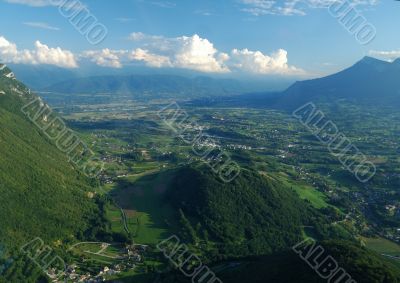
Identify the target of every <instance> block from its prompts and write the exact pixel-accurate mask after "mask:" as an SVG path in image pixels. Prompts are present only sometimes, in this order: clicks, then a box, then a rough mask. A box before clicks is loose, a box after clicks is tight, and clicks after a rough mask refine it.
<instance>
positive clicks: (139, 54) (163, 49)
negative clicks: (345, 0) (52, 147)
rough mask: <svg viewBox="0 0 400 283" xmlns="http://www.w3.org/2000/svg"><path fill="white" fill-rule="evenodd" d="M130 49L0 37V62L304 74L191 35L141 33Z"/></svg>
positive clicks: (273, 57) (280, 55)
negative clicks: (72, 47)
mask: <svg viewBox="0 0 400 283" xmlns="http://www.w3.org/2000/svg"><path fill="white" fill-rule="evenodd" d="M129 38H130V39H131V40H132V41H133V44H134V45H136V46H134V47H133V48H132V49H131V50H113V49H109V48H105V49H102V50H87V51H84V52H82V53H80V54H73V53H72V52H71V51H68V50H64V49H61V48H60V47H56V48H51V47H49V46H47V45H45V44H43V43H41V42H40V41H36V42H35V46H34V49H32V50H27V49H24V50H20V49H18V47H17V45H16V44H15V43H12V42H10V41H8V40H7V39H6V38H4V37H0V62H1V61H3V62H5V63H16V64H19V63H21V64H49V65H55V66H59V67H63V68H76V67H78V64H77V61H78V58H79V59H87V60H89V61H90V62H92V63H94V64H96V65H98V66H102V67H108V68H123V67H124V66H126V65H132V64H138V65H140V64H141V65H144V66H147V67H152V68H180V69H187V70H193V71H199V72H204V73H229V72H246V73H251V74H259V75H269V74H279V75H304V74H305V72H304V71H303V70H302V69H300V68H297V67H294V66H291V65H289V63H288V53H287V51H286V50H284V49H279V50H277V51H276V52H272V53H271V54H265V53H263V52H261V51H253V50H249V49H233V50H231V51H227V52H223V51H219V50H218V49H217V48H216V47H215V46H214V44H213V43H212V42H210V41H209V40H208V39H206V38H201V37H200V36H199V35H197V34H195V35H193V36H180V37H174V38H168V37H163V36H157V35H147V34H144V33H133V34H131V35H130V37H129Z"/></svg>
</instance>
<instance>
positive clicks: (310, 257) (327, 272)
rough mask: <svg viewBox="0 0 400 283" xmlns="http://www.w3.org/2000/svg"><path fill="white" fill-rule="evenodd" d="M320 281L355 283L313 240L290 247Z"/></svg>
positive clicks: (309, 239)
mask: <svg viewBox="0 0 400 283" xmlns="http://www.w3.org/2000/svg"><path fill="white" fill-rule="evenodd" d="M292 249H293V251H294V252H295V253H296V254H298V255H299V256H300V258H301V259H302V260H304V261H305V262H306V263H307V264H308V265H309V266H310V267H311V268H312V269H313V270H314V271H315V272H316V273H317V274H318V276H319V277H321V278H322V279H325V280H327V281H328V282H335V283H342V282H343V283H356V281H355V280H354V279H352V277H351V276H350V274H349V273H347V272H346V270H344V269H343V268H341V267H340V266H339V264H338V262H337V261H336V260H335V259H334V258H333V257H332V256H331V255H329V254H328V253H327V252H325V249H324V247H322V246H321V245H317V243H316V242H315V240H313V239H311V238H308V239H306V240H304V241H302V242H300V243H298V244H296V245H295V246H293V247H292Z"/></svg>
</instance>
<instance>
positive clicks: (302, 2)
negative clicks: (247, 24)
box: [240, 0, 380, 16]
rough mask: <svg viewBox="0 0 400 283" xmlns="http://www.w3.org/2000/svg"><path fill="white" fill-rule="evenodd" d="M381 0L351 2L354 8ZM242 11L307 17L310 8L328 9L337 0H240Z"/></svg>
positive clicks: (254, 14) (356, 0) (258, 14)
mask: <svg viewBox="0 0 400 283" xmlns="http://www.w3.org/2000/svg"><path fill="white" fill-rule="evenodd" d="M379 1H380V0H349V3H351V4H352V5H353V6H359V5H376V4H378V3H379ZM240 2H241V4H242V5H243V7H242V9H241V10H242V11H244V12H247V13H250V14H252V15H253V16H262V15H284V16H292V15H301V16H303V15H306V10H307V9H310V8H327V7H329V6H330V5H332V4H333V3H336V2H337V0H240Z"/></svg>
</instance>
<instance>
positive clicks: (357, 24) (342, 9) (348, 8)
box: [328, 0, 376, 45]
mask: <svg viewBox="0 0 400 283" xmlns="http://www.w3.org/2000/svg"><path fill="white" fill-rule="evenodd" d="M328 11H329V13H330V14H331V15H332V16H333V17H335V18H336V19H337V20H338V22H339V23H340V24H341V25H342V26H343V27H344V28H345V29H346V30H347V31H348V32H349V33H350V34H351V35H353V36H354V38H355V39H356V40H357V42H358V43H360V44H361V45H367V44H369V43H371V42H372V41H373V40H374V39H375V37H376V27H375V26H374V25H373V24H371V23H370V22H368V20H367V19H366V18H365V16H364V15H363V14H362V13H361V12H360V11H359V10H357V8H356V6H355V5H353V4H352V3H351V1H349V0H337V1H334V2H333V3H332V4H331V5H330V6H329V8H328Z"/></svg>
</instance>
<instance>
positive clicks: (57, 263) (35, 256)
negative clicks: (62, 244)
mask: <svg viewBox="0 0 400 283" xmlns="http://www.w3.org/2000/svg"><path fill="white" fill-rule="evenodd" d="M20 251H21V252H22V253H23V254H24V255H26V256H27V257H28V258H29V259H30V260H31V261H32V262H33V263H35V264H36V265H37V266H38V267H39V268H40V269H41V270H42V271H43V272H44V273H45V274H46V275H47V276H48V277H49V278H51V279H52V280H59V279H61V278H62V277H63V276H64V274H65V271H66V268H67V266H66V264H65V262H64V260H63V259H62V258H61V257H59V256H58V255H57V253H56V252H55V251H54V250H53V249H52V248H51V247H50V246H48V245H45V244H44V241H43V240H42V239H40V238H35V239H33V240H32V241H30V242H28V243H26V244H25V245H23V246H22V247H21V248H20Z"/></svg>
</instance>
